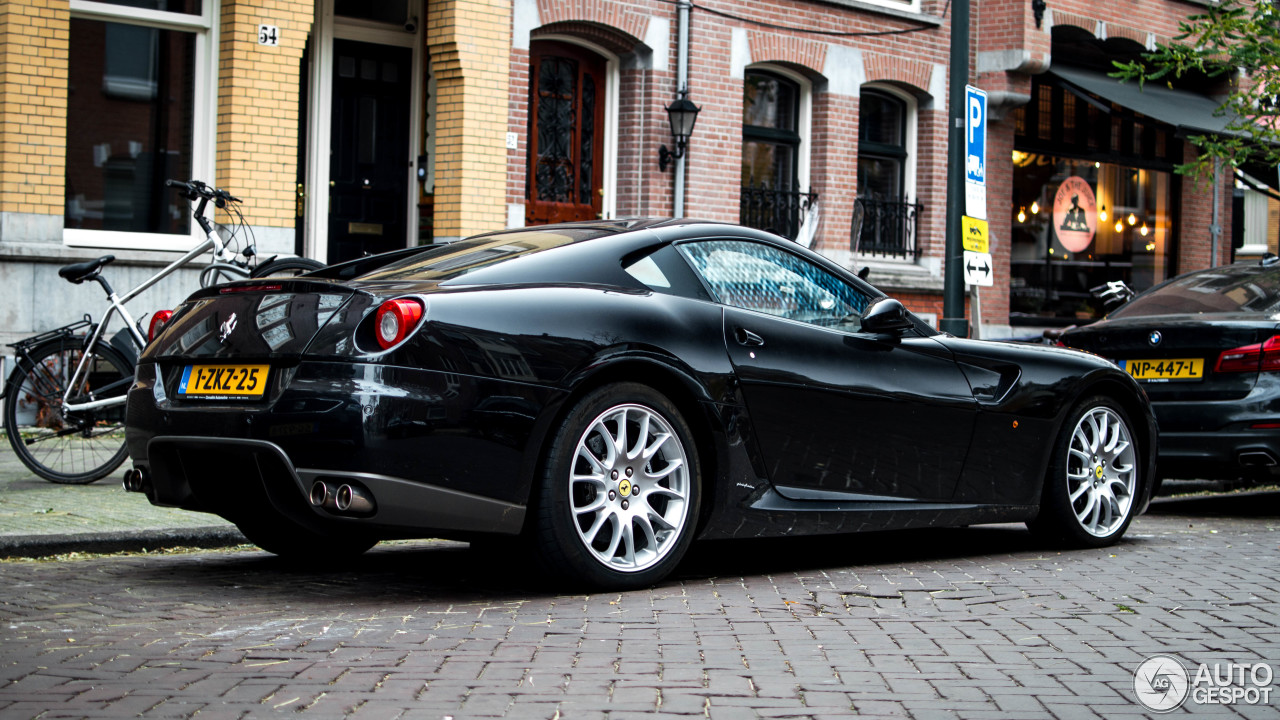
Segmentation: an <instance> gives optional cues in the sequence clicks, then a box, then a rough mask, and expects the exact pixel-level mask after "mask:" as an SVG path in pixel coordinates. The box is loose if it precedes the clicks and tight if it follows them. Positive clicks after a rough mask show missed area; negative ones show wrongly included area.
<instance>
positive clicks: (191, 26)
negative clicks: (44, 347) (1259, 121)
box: [0, 0, 1275, 342]
mask: <svg viewBox="0 0 1280 720" xmlns="http://www.w3.org/2000/svg"><path fill="white" fill-rule="evenodd" d="M972 1H973V0H971V2H972ZM950 7H951V6H950V5H949V4H948V1H947V0H767V1H754V0H752V1H748V0H696V2H688V1H687V0H379V1H378V2H360V1H359V0H252V1H251V0H101V1H94V2H90V1H89V0H8V2H3V3H0V77H3V81H0V278H3V279H4V281H5V282H4V283H2V285H3V289H0V294H2V295H0V301H3V302H0V342H11V341H12V340H15V339H17V338H19V337H23V336H26V335H30V334H32V333H33V332H37V331H41V330H46V329H49V328H50V327H55V326H57V325H60V324H62V323H65V322H67V321H69V320H72V319H75V318H77V317H79V316H80V315H81V314H82V313H83V311H84V309H85V308H86V307H90V306H92V305H93V304H94V303H96V302H97V301H99V300H100V297H98V296H97V295H96V290H95V289H94V288H91V287H72V286H69V285H67V284H66V283H64V282H62V281H60V280H59V279H58V278H57V276H56V270H57V268H58V266H59V265H61V264H65V263H69V262H75V261H80V260H85V259H89V258H93V257H97V256H98V255H102V254H105V253H106V252H112V253H114V254H115V255H116V256H117V262H116V264H115V265H114V266H113V269H112V273H113V275H112V278H113V282H114V283H116V284H117V285H118V286H119V287H130V286H132V285H134V284H137V283H138V282H140V281H142V280H143V279H145V278H146V277H147V276H148V275H149V274H150V273H151V272H153V271H154V268H155V267H157V266H159V265H162V264H163V263H166V262H168V261H170V260H172V259H174V258H175V257H177V254H178V253H179V252H181V251H183V250H185V249H187V248H190V247H192V246H193V245H194V244H195V243H197V242H198V241H200V240H201V239H202V236H201V234H200V232H199V228H198V226H197V225H196V224H195V223H193V222H191V221H190V218H189V216H188V214H187V209H186V207H185V204H184V203H182V202H181V201H179V200H178V199H177V198H176V196H175V195H174V194H173V193H172V192H171V191H167V190H166V189H165V188H164V186H163V181H164V179H165V178H166V177H174V176H178V177H195V178H199V179H203V180H207V181H210V182H213V183H215V184H217V185H219V186H221V187H225V188H228V189H230V190H231V191H232V192H234V193H235V194H237V195H240V196H243V197H245V198H246V200H247V202H246V205H245V218H246V221H247V222H248V224H249V226H250V228H251V229H252V231H253V235H254V237H255V238H256V239H257V244H258V250H259V253H260V254H261V255H264V256H265V255H272V254H277V253H283V254H288V253H290V252H293V253H297V254H301V255H307V256H309V257H314V258H317V259H321V260H325V261H328V262H334V261H338V260H343V259H347V258H350V257H355V256H357V255H359V254H360V253H364V252H377V251H381V250H388V249H394V248H398V247H405V246H407V245H415V244H420V243H427V242H447V241H450V240H454V239H458V238H460V237H465V236H468V235H472V234H475V233H478V232H484V231H490V230H497V229H500V228H502V227H518V226H523V225H527V224H535V223H544V222H555V221H562V220H567V219H574V218H594V217H606V218H614V217H624V216H667V215H673V214H677V207H678V206H679V208H680V211H682V214H684V215H686V216H690V217H700V218H708V219H713V220H724V221H730V222H741V223H744V224H748V225H753V226H755V227H761V228H765V229H772V230H773V231H775V232H777V233H779V234H781V235H785V236H788V237H791V238H794V239H797V240H799V241H801V242H803V243H806V244H809V245H810V246H811V247H813V248H815V249H817V250H818V251H820V252H822V253H824V254H826V255H828V256H829V257H831V258H833V259H835V260H836V261H837V262H839V263H841V264H843V265H845V266H847V267H850V268H853V269H860V268H862V267H868V268H870V279H871V280H872V282H874V283H875V284H876V285H878V286H879V287H881V288H882V289H884V290H886V291H887V292H890V293H892V294H894V295H896V296H897V297H899V298H901V299H902V300H904V302H906V303H907V305H908V306H909V307H911V308H912V309H913V310H915V311H916V312H918V313H921V314H923V315H925V316H926V317H928V316H930V315H932V316H933V319H936V318H937V317H938V316H940V315H941V311H942V307H941V305H942V303H941V298H942V289H943V266H944V227H945V208H946V185H947V174H946V173H947V167H946V166H947V124H948V123H947V118H948V109H947V104H948V98H947V94H948V82H949V78H948V74H949V70H948V67H949V47H950V30H951V28H950V18H949V16H948V13H949V9H950ZM1200 7H1201V6H1200V5H1198V4H1196V3H1195V2H1182V1H1180V0H1127V1H1125V2H1120V3H1100V2H1096V1H1092V0H1063V1H1061V2H1060V1H1059V0H1049V4H1048V5H1047V6H1045V5H1044V4H1043V3H1040V2H1039V1H1038V0H1027V1H1025V2H1012V1H1010V0H989V1H984V2H973V7H972V23H971V27H970V43H971V48H972V52H971V56H970V67H971V73H970V77H969V78H968V80H969V82H970V84H973V85H975V86H977V87H979V88H981V89H983V90H985V91H986V92H987V94H988V98H989V116H990V117H989V118H988V120H989V122H988V136H987V146H988V152H987V161H988V163H987V169H988V172H987V185H988V188H987V203H986V205H987V208H986V209H987V213H986V214H987V217H988V219H989V220H990V247H991V251H992V254H993V256H994V260H995V264H994V278H995V284H994V286H993V287H989V288H982V289H981V290H980V291H978V292H975V293H972V294H970V295H969V296H968V298H969V303H970V314H971V316H972V319H973V320H974V321H975V322H974V325H975V326H976V327H977V333H976V334H978V335H979V336H982V337H1004V336H1009V335H1015V336H1016V335H1029V334H1035V333H1038V332H1039V329H1040V328H1042V327H1050V326H1054V325H1062V324H1066V323H1070V322H1075V321H1077V319H1079V318H1084V317H1092V316H1095V315H1097V312H1098V308H1097V307H1096V305H1093V304H1091V303H1090V299H1089V297H1088V293H1087V289H1088V288H1089V287H1090V286H1091V285H1095V284H1098V283H1100V282H1102V281H1103V280H1112V279H1124V280H1128V281H1130V282H1131V283H1132V284H1134V285H1135V286H1137V287H1139V288H1142V287H1147V286H1149V285H1151V284H1153V283H1154V282H1157V281H1159V280H1162V279H1164V278H1166V277H1169V276H1171V275H1172V274H1176V273H1178V272H1182V271H1185V270H1189V269H1193V268H1197V267H1204V266H1207V265H1209V264H1211V262H1213V260H1211V258H1210V255H1211V253H1212V248H1214V247H1215V246H1216V247H1217V258H1216V261H1217V262H1225V261H1227V260H1229V259H1230V258H1231V257H1232V254H1233V247H1234V245H1235V244H1237V241H1238V240H1241V239H1243V241H1244V242H1245V244H1246V245H1248V246H1249V247H1250V248H1255V249H1265V248H1267V247H1268V246H1270V247H1271V248H1272V249H1274V239H1270V240H1269V237H1270V238H1274V235H1275V231H1274V230H1272V231H1270V232H1269V231H1268V230H1267V223H1266V214H1267V212H1266V202H1265V199H1264V198H1263V196H1262V195H1260V194H1257V193H1252V192H1251V191H1241V190H1239V185H1238V184H1237V182H1236V181H1235V179H1234V178H1231V177H1229V176H1225V175H1223V176H1220V177H1219V178H1218V180H1217V182H1216V187H1217V192H1216V195H1215V192H1214V191H1213V189H1212V187H1211V183H1207V182H1204V181H1196V180H1192V179H1185V178H1182V177H1180V176H1177V175H1175V174H1173V173H1172V172H1171V171H1172V167H1173V165H1174V164H1176V163H1178V162H1181V161H1183V160H1185V159H1187V158H1189V157H1190V154H1191V153H1192V152H1193V150H1192V149H1191V147H1190V146H1189V145H1188V144H1187V141H1186V138H1187V137H1188V136H1189V135H1193V134H1195V133H1196V132H1197V131H1203V130H1204V129H1206V128H1208V129H1212V123H1213V118H1212V109H1213V107H1214V106H1215V105H1214V102H1213V100H1211V99H1210V97H1209V96H1210V95H1211V94H1212V93H1213V92H1215V91H1216V90H1219V89H1220V88H1215V87H1214V86H1213V85H1212V84H1211V83H1208V82H1198V83H1197V82H1188V83H1185V84H1184V86H1182V87H1178V88H1176V89H1169V88H1149V89H1148V92H1147V93H1136V90H1135V89H1134V88H1132V87H1128V86H1120V85H1119V84H1117V83H1115V82H1114V81H1112V80H1110V79H1109V78H1107V77H1106V76H1105V74H1104V72H1105V70H1106V69H1107V68H1108V67H1109V62H1110V60H1111V59H1113V58H1129V57H1134V56H1135V55H1136V54H1137V53H1140V52H1141V51H1142V50H1143V49H1145V48H1148V47H1153V45H1154V43H1156V42H1158V41H1160V40H1165V39H1168V38H1169V37H1171V36H1172V35H1173V34H1174V33H1175V31H1176V27H1177V22H1178V20H1179V19H1180V18H1182V17H1184V16H1186V15H1188V14H1190V13H1193V12H1195V11H1196V10H1197V9H1199V8H1200ZM682 8H683V9H685V10H687V22H686V23H682V21H681V17H682ZM682 28H683V31H684V33H686V34H687V38H688V41H687V44H686V45H685V46H684V47H685V50H684V51H683V52H682V51H681V47H682V45H681V42H680V37H681V35H682ZM681 67H685V68H687V78H686V80H685V84H684V89H686V90H687V93H686V94H685V97H686V99H687V100H688V101H690V102H692V103H693V105H694V106H696V107H698V108H700V113H699V114H698V116H697V123H696V126H695V127H694V130H693V132H692V136H691V137H690V139H689V141H688V144H687V151H686V152H685V153H684V154H683V157H680V158H676V159H672V158H670V157H669V155H668V154H665V153H664V152H663V148H664V147H665V148H667V149H668V150H672V149H678V147H677V143H676V142H675V140H674V138H673V137H672V134H671V131H670V129H669V125H668V116H667V112H666V110H665V108H667V107H668V106H670V105H672V103H673V102H675V101H676V99H677V97H678V96H679V91H680V90H681V79H680V68H681ZM1219 122H1220V121H1219ZM677 154H679V153H677ZM1271 175H1273V176H1274V171H1272V173H1271ZM1263 179H1264V180H1265V179H1266V178H1263ZM1062 188H1074V189H1075V190H1074V191H1073V192H1070V193H1067V194H1066V195H1065V196H1064V198H1063V203H1065V204H1063V203H1059V205H1060V206H1059V207H1057V208H1055V206H1054V205H1055V200H1056V199H1058V195H1060V194H1063V192H1062ZM1241 193H1242V194H1243V195H1244V197H1243V198H1240V197H1234V196H1236V195H1239V194H1241ZM1215 197H1216V203H1215ZM1233 199H1234V204H1235V205H1236V206H1237V207H1238V208H1241V209H1242V212H1234V213H1233ZM1215 208H1216V209H1215ZM1055 210H1056V211H1058V212H1057V214H1059V216H1060V217H1059V218H1058V219H1057V220H1055V219H1054V216H1055ZM1086 210H1087V212H1086ZM1233 216H1234V217H1237V218H1238V217H1240V216H1243V222H1237V223H1235V226H1236V227H1242V228H1243V229H1242V230H1238V231H1237V232H1235V233H1233V231H1232V228H1233V222H1232V221H1233ZM222 219H224V220H225V219H226V218H222ZM1064 223H1066V225H1067V227H1066V228H1065V229H1064ZM1215 226H1216V227H1217V228H1220V229H1221V232H1219V233H1218V234H1217V235H1215V234H1214V232H1213V228H1214V227H1215ZM1072 227H1075V228H1076V229H1074V230H1073V229H1071V228H1072ZM1273 227H1274V226H1273ZM1064 240H1065V243H1066V244H1064ZM193 280H194V271H192V273H190V274H188V275H186V276H184V277H175V278H174V279H173V281H172V282H169V281H166V283H167V284H165V285H164V287H160V286H157V287H156V288H154V289H152V290H150V291H148V293H151V295H148V296H146V297H144V298H142V299H140V300H139V303H140V305H145V306H146V307H142V308H140V310H150V309H153V308H156V307H165V306H169V305H172V304H173V303H174V302H176V301H177V299H179V298H181V297H183V296H185V295H186V294H187V293H188V292H190V290H191V289H192V288H193V287H194V285H193ZM46 288H57V290H58V292H55V293H45V292H44V290H45V289H46ZM974 301H976V303H975V302H974ZM974 309H976V310H977V313H976V314H975V313H973V312H972V311H973V310H974Z"/></svg>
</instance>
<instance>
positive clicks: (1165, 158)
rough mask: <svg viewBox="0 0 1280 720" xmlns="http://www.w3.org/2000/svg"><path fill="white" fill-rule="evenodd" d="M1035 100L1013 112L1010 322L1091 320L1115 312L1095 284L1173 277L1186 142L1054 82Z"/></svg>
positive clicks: (1043, 82) (1037, 90) (1148, 282)
mask: <svg viewBox="0 0 1280 720" xmlns="http://www.w3.org/2000/svg"><path fill="white" fill-rule="evenodd" d="M1031 95H1032V97H1033V98H1035V100H1034V101H1033V102H1031V103H1028V104H1027V105H1025V106H1023V107H1021V108H1018V109H1017V110H1015V111H1014V113H1013V115H1012V120H1013V125H1014V132H1015V135H1014V151H1013V190H1012V192H1013V195H1012V197H1013V202H1012V204H1011V207H1010V208H1009V213H1010V216H1011V225H1012V235H1011V243H1010V250H1011V258H1010V277H1009V311H1010V318H1009V321H1010V324H1013V325H1031V326H1053V325H1068V324H1072V323H1078V322H1088V321H1091V320H1095V319H1098V318H1100V317H1102V316H1103V315H1104V314H1105V311H1106V308H1105V307H1104V306H1103V305H1102V304H1101V303H1100V302H1099V301H1098V300H1097V299H1095V298H1094V297H1093V296H1092V294H1091V293H1090V289H1091V288H1094V287H1097V286H1099V285H1102V284H1103V283H1105V282H1107V281H1110V280H1123V281H1125V282H1126V283H1128V285H1129V286H1130V287H1132V288H1133V289H1134V290H1137V291H1142V290H1145V289H1147V288H1149V287H1151V286H1153V285H1155V284H1157V283H1159V282H1162V281H1164V280H1166V279H1167V278H1169V277H1171V273H1172V271H1173V270H1172V269H1173V268H1174V267H1175V251H1176V247H1177V241H1176V239H1177V238H1176V230H1177V216H1176V208H1174V207H1173V205H1172V203H1171V198H1172V197H1174V196H1175V195H1176V194H1177V192H1178V183H1179V180H1178V178H1177V177H1175V175H1174V174H1173V168H1174V166H1175V165H1176V164H1177V163H1180V162H1181V161H1182V157H1181V155H1180V152H1179V149H1180V146H1181V145H1180V143H1176V142H1169V138H1170V137H1172V135H1171V134H1170V133H1172V132H1173V129H1172V128H1171V127H1170V126H1168V125H1164V124H1162V123H1159V122H1158V121H1156V120H1154V119H1153V118H1149V117H1146V116H1143V115H1142V114H1140V113H1137V112H1134V111H1133V110H1131V109H1129V108H1125V107H1122V106H1119V105H1116V104H1115V103H1112V102H1110V101H1107V100H1105V99H1103V98H1100V97H1097V96H1094V95H1092V94H1088V93H1085V92H1083V91H1081V90H1079V89H1077V88H1073V87H1070V86H1068V85H1065V84H1061V83H1058V82H1056V81H1054V80H1053V79H1052V78H1049V77H1044V78H1041V77H1037V78H1035V79H1034V80H1033V81H1032V88H1031Z"/></svg>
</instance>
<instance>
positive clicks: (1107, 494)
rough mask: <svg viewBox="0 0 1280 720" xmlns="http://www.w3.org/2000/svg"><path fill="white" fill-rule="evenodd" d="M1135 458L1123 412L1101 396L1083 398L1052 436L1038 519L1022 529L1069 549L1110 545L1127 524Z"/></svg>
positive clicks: (1132, 499)
mask: <svg viewBox="0 0 1280 720" xmlns="http://www.w3.org/2000/svg"><path fill="white" fill-rule="evenodd" d="M1139 460H1140V458H1139V454H1138V448H1137V446H1136V445H1135V443H1134V439H1133V431H1132V430H1131V425H1130V423H1129V418H1128V415H1126V414H1125V412H1124V409H1123V408H1121V407H1120V406H1119V405H1118V404H1116V403H1115V402H1113V401H1111V400H1109V399H1108V398H1105V397H1101V396H1099V397H1092V398H1089V399H1088V400H1085V401H1084V402H1082V403H1080V404H1079V405H1077V406H1076V408H1075V410H1074V411H1073V412H1072V413H1071V415H1070V416H1069V417H1068V419H1067V422H1066V423H1065V424H1064V425H1063V428H1062V431H1061V432H1060V433H1059V435H1058V440H1057V443H1056V446H1055V448H1054V455H1053V461H1052V463H1051V464H1050V466H1049V475H1048V477H1047V478H1045V488H1044V496H1043V499H1042V501H1041V504H1040V515H1039V516H1038V517H1037V518H1036V519H1035V520H1033V521H1032V522H1030V523H1028V525H1029V526H1030V527H1031V529H1032V530H1033V531H1035V532H1037V533H1038V534H1041V535H1045V536H1047V537H1051V538H1054V539H1058V540H1064V541H1066V542H1068V543H1070V544H1072V545H1077V546H1084V547H1103V546H1105V545H1110V544H1112V543H1114V542H1115V541H1117V540H1119V539H1120V537H1121V536H1122V535H1124V532H1125V530H1126V529H1127V528H1128V527H1129V523H1130V522H1131V521H1132V520H1133V509H1134V503H1135V501H1136V499H1137V497H1138V489H1139V486H1138V483H1139V471H1138V468H1139V466H1140V462H1139Z"/></svg>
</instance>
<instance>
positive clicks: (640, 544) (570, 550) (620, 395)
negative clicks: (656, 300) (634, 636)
mask: <svg viewBox="0 0 1280 720" xmlns="http://www.w3.org/2000/svg"><path fill="white" fill-rule="evenodd" d="M700 495H701V477H700V474H699V464H698V452H697V446H696V444H695V442H694V437H693V433H692V431H691V430H690V429H689V426H688V424H687V423H686V422H685V420H684V418H683V417H682V416H681V414H680V411H679V410H678V409H677V408H676V407H675V405H674V404H672V403H671V401H670V400H668V399H667V398H666V397H665V396H663V395H662V394H660V393H658V392H657V391H655V390H653V389H652V388H649V387H647V386H644V385H639V384H636V383H617V384H613V385H607V386H604V387H601V388H599V389H597V390H595V391H593V392H591V393H590V394H588V395H587V396H586V397H584V398H583V399H582V400H581V401H580V402H579V403H578V404H577V405H576V406H574V408H573V410H572V411H571V412H570V413H569V415H568V416H567V417H566V418H565V420H564V422H563V423H562V424H561V425H560V428H559V429H558V431H557V433H556V435H555V439H554V442H553V443H552V445H551V449H550V451H549V453H548V456H547V460H546V463H545V466H544V472H543V476H542V482H541V485H540V488H539V497H538V509H537V516H536V521H537V526H536V532H537V548H538V554H539V556H540V558H541V560H542V561H543V564H544V565H545V566H547V567H548V569H550V570H551V571H552V572H553V573H555V574H557V575H559V576H561V577H565V578H569V579H571V580H574V581H580V582H582V583H584V584H586V585H589V586H592V587H598V588H610V589H629V588H639V587H647V586H649V585H652V584H654V583H656V582H658V581H660V580H662V579H663V578H665V577H666V576H667V575H669V574H670V573H671V571H672V570H673V569H675V567H676V565H677V564H679V562H680V560H681V558H683V557H684V554H685V552H686V551H687V550H688V549H689V545H690V543H692V541H693V533H694V530H695V525H696V523H697V518H698V506H699V501H700Z"/></svg>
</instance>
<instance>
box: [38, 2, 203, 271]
mask: <svg viewBox="0 0 1280 720" xmlns="http://www.w3.org/2000/svg"><path fill="white" fill-rule="evenodd" d="M112 5H117V6H120V7H119V8H118V10H115V9H113V10H108V11H105V12H104V11H102V10H101V8H95V9H94V15H93V16H92V17H80V16H77V15H76V14H75V13H76V11H77V10H78V9H79V7H80V3H75V2H73V3H72V11H73V16H72V18H71V24H70V31H71V32H70V58H69V64H68V87H67V141H66V204H65V209H64V215H63V218H64V220H63V224H64V227H65V228H66V232H65V239H66V241H67V242H68V243H69V244H73V245H92V246H108V247H138V248H146V249H182V248H187V247H190V245H191V235H192V231H193V227H192V225H193V223H192V222H191V217H190V212H189V210H188V208H187V205H186V203H185V202H184V201H182V199H181V198H179V197H178V196H177V194H176V193H174V192H172V191H170V190H168V189H166V188H165V187H164V181H165V180H166V179H167V178H181V179H187V178H192V177H196V178H202V179H206V180H212V178H211V177H210V175H211V168H212V163H211V157H210V154H211V153H209V152H208V150H209V147H208V145H209V144H208V143H207V142H205V143H201V142H198V141H197V140H196V138H197V137H200V136H201V134H206V133H208V132H209V131H208V128H209V126H210V124H211V121H210V120H208V119H206V118H207V114H208V113H207V108H208V102H207V101H206V99H205V98H204V96H203V95H202V93H203V92H205V88H206V86H207V84H208V83H207V80H205V79H204V78H205V77H207V73H206V72H202V67H201V66H202V60H201V57H202V54H203V53H204V52H205V46H206V45H207V43H206V38H205V36H206V34H207V29H208V26H209V24H210V20H209V18H208V17H207V16H206V15H202V14H200V13H202V12H205V13H207V12H208V8H207V7H203V4H202V3H200V2H198V1H193V0H186V1H185V2H184V1H181V0H174V1H171V2H165V1H163V0H152V1H151V2H145V1H139V2H129V3H124V2H120V3H112ZM112 15H116V16H118V17H117V18H115V19H112ZM104 16H106V17H104ZM115 20H120V22H116V21H115ZM184 27H185V28H186V29H183V28H184ZM204 69H206V70H207V67H206V68H204Z"/></svg>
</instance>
